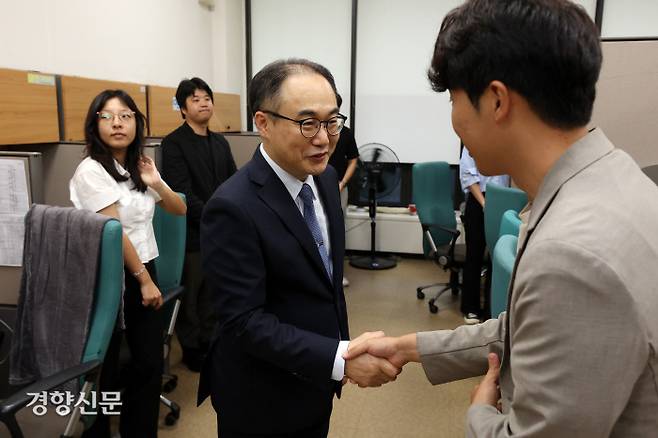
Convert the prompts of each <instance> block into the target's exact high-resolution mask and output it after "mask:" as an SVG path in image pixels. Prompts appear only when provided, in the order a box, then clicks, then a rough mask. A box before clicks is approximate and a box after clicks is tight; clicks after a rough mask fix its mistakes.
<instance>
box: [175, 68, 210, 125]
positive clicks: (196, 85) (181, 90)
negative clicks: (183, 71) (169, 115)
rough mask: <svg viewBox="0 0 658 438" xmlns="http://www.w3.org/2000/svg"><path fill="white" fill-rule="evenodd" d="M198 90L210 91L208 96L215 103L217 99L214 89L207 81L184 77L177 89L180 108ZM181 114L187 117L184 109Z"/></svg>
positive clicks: (177, 100)
mask: <svg viewBox="0 0 658 438" xmlns="http://www.w3.org/2000/svg"><path fill="white" fill-rule="evenodd" d="M196 90H203V91H205V92H206V93H208V96H210V101H211V102H212V103H215V99H214V98H213V95H212V90H211V89H210V86H209V85H208V84H207V83H206V81H204V80H203V79H201V78H196V77H194V78H192V79H183V80H182V81H180V83H179V84H178V88H177V89H176V102H178V106H179V107H180V108H185V109H187V107H186V106H185V101H186V100H187V98H188V97H190V96H194V92H195V91H196ZM180 114H181V116H183V118H185V114H183V111H181V112H180Z"/></svg>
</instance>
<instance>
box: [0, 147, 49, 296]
mask: <svg viewBox="0 0 658 438" xmlns="http://www.w3.org/2000/svg"><path fill="white" fill-rule="evenodd" d="M0 160H6V161H10V160H11V161H15V162H16V163H23V164H22V167H23V169H24V172H25V175H24V177H25V180H24V181H25V184H26V188H27V192H26V195H27V200H19V199H18V196H19V195H20V194H21V193H19V191H18V190H17V189H16V187H17V186H18V184H17V183H16V182H11V181H7V180H6V179H5V181H4V183H5V184H6V185H7V187H3V188H2V190H3V192H4V195H9V196H7V202H6V205H3V206H2V210H1V211H0V214H3V215H5V214H7V216H6V217H7V219H8V221H6V222H5V221H3V226H6V227H8V228H7V231H5V230H3V234H4V233H5V232H12V233H13V231H10V228H9V227H13V228H15V227H16V223H15V218H12V219H11V220H10V221H9V218H10V217H11V216H13V215H11V214H9V213H10V211H11V210H12V208H14V206H18V205H20V206H21V210H20V211H17V213H19V214H21V215H24V214H25V213H26V212H27V211H26V210H25V209H24V206H25V205H26V206H27V207H29V205H31V204H32V203H41V202H43V172H42V156H41V153H40V152H32V151H0ZM13 177H14V178H16V177H19V178H20V177H21V175H15V174H14V175H13ZM21 184H22V183H21ZM0 185H2V183H0ZM12 187H13V190H14V196H12V195H11V191H12ZM12 199H13V201H12ZM23 201H26V204H25V202H23ZM11 204H13V206H12V205H11ZM5 210H6V211H5ZM24 210H25V211H24ZM11 213H14V212H13V211H11ZM18 220H19V221H22V218H19V219H18ZM5 237H7V238H8V240H6V241H5V242H3V243H4V244H8V245H10V246H11V247H12V248H16V247H17V245H18V246H21V245H22V241H23V236H21V235H18V236H16V235H12V236H5ZM10 237H14V238H15V240H14V241H13V242H12V241H10V240H11V239H9V238H10ZM19 263H20V261H19ZM21 272H22V268H21V267H20V266H7V265H1V266H0V305H10V306H12V305H16V304H17V302H18V290H19V288H20V282H21Z"/></svg>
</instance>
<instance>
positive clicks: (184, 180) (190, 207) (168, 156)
mask: <svg viewBox="0 0 658 438" xmlns="http://www.w3.org/2000/svg"><path fill="white" fill-rule="evenodd" d="M161 147H162V173H163V176H164V180H165V181H166V182H167V184H168V185H169V187H171V189H172V190H173V191H175V192H183V193H184V194H185V198H186V201H187V218H188V219H187V220H188V221H190V222H192V223H196V224H198V223H199V221H200V220H201V212H202V211H203V201H202V200H201V198H199V197H198V196H197V195H196V194H195V193H194V191H193V190H192V175H191V170H190V168H189V167H188V165H187V161H186V160H185V158H184V157H183V152H182V150H181V148H182V147H183V145H181V144H180V141H179V139H178V138H170V137H165V138H164V139H163V140H162V146H161Z"/></svg>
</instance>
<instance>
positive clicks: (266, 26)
mask: <svg viewBox="0 0 658 438" xmlns="http://www.w3.org/2000/svg"><path fill="white" fill-rule="evenodd" d="M251 17H252V23H251V32H252V60H253V62H252V70H253V72H252V73H253V74H256V73H257V72H258V71H259V70H260V69H261V68H263V67H264V66H265V65H267V64H269V63H270V62H272V61H275V60H277V59H280V58H291V57H295V58H307V59H310V60H311V61H315V62H318V63H320V64H322V65H324V66H325V67H327V68H328V69H329V70H330V71H331V73H332V74H333V76H334V79H335V80H336V87H337V88H338V92H339V93H340V94H341V95H342V97H343V106H342V107H341V113H343V114H345V115H346V116H348V118H349V116H350V112H349V96H350V62H351V36H350V35H351V28H352V21H351V20H352V18H351V17H352V2H351V0H332V1H320V0H313V1H309V0H276V1H273V0H252V2H251ZM347 124H348V125H349V124H350V121H349V119H348V121H347Z"/></svg>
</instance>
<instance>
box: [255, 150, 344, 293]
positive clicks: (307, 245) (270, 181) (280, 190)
mask: <svg viewBox="0 0 658 438" xmlns="http://www.w3.org/2000/svg"><path fill="white" fill-rule="evenodd" d="M249 170H250V172H249V174H250V177H251V180H252V181H254V182H255V183H257V184H259V185H260V186H261V189H260V191H259V192H258V196H259V197H260V198H261V199H262V200H263V202H265V203H266V204H267V205H268V206H269V207H270V208H271V209H272V210H273V211H274V212H275V213H276V214H277V215H278V216H279V217H280V218H281V222H282V223H283V225H284V226H285V227H286V228H287V229H288V231H290V233H291V234H292V235H293V236H295V238H296V239H297V241H298V242H299V244H300V245H301V246H302V248H304V251H305V252H306V255H307V256H308V257H309V258H310V260H311V263H312V264H313V265H314V266H315V269H316V270H318V271H319V273H320V275H321V276H322V277H323V278H324V279H325V281H326V283H327V285H328V286H330V287H332V285H331V282H330V280H329V276H328V275H327V271H326V269H325V268H324V263H322V259H321V258H320V253H319V251H318V248H317V246H316V245H315V241H314V240H313V236H312V235H311V231H310V230H309V229H308V226H307V225H306V222H305V221H304V218H303V217H302V215H301V213H300V212H299V209H298V208H297V205H295V202H294V201H293V199H292V198H291V197H290V193H289V192H288V190H286V187H285V186H284V185H283V182H281V180H280V179H279V177H278V176H276V173H274V170H272V168H271V167H270V166H269V164H267V162H266V161H265V159H264V158H263V156H262V155H261V153H260V150H256V153H255V154H254V156H253V158H252V161H251V166H250V169H249Z"/></svg>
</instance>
